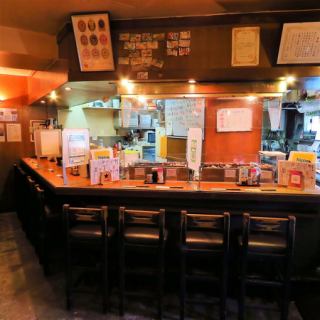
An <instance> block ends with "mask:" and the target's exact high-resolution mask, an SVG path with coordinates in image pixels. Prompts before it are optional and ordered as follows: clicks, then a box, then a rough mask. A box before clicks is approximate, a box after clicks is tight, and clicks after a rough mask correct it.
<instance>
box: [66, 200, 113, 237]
mask: <svg viewBox="0 0 320 320" xmlns="http://www.w3.org/2000/svg"><path fill="white" fill-rule="evenodd" d="M63 216H64V221H65V228H66V232H67V235H68V234H69V230H70V228H72V227H73V226H74V225H76V224H99V225H100V226H101V235H102V238H105V236H106V234H108V230H107V228H108V224H107V219H108V207H107V206H101V207H99V208H93V207H90V208H89V207H88V208H87V207H70V205H69V204H64V205H63Z"/></svg>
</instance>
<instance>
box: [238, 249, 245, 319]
mask: <svg viewBox="0 0 320 320" xmlns="http://www.w3.org/2000/svg"><path fill="white" fill-rule="evenodd" d="M246 258H247V257H246V254H245V253H243V254H242V257H241V266H240V268H241V270H240V292H239V310H238V312H239V314H238V317H239V320H243V319H244V314H245V297H246V273H247V271H246V270H247V259H246Z"/></svg>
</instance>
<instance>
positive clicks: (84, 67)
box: [71, 12, 114, 71]
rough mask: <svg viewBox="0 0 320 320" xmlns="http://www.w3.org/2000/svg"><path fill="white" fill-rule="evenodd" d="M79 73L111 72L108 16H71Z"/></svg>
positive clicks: (101, 14)
mask: <svg viewBox="0 0 320 320" xmlns="http://www.w3.org/2000/svg"><path fill="white" fill-rule="evenodd" d="M71 20H72V26H73V32H74V36H75V40H76V45H77V51H78V57H79V62H80V69H81V71H113V70H114V61H113V53H112V44H111V36H110V25H109V14H108V13H107V12H104V13H94V14H79V15H73V16H71Z"/></svg>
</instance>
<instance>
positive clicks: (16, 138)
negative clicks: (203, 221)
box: [7, 123, 22, 142]
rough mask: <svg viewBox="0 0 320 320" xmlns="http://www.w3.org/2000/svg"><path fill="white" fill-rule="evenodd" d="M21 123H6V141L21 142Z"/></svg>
mask: <svg viewBox="0 0 320 320" xmlns="http://www.w3.org/2000/svg"><path fill="white" fill-rule="evenodd" d="M21 141H22V136H21V124H20V123H7V142H21Z"/></svg>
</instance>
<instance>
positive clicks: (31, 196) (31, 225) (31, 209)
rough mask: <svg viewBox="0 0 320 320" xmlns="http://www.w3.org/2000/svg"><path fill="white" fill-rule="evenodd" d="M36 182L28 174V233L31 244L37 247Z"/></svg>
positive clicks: (26, 220)
mask: <svg viewBox="0 0 320 320" xmlns="http://www.w3.org/2000/svg"><path fill="white" fill-rule="evenodd" d="M35 186H36V182H35V180H33V179H32V178H31V177H30V176H27V190H26V191H27V192H26V200H27V201H26V204H27V212H26V219H25V223H26V234H27V237H28V239H29V240H30V242H31V244H32V245H33V246H34V247H35V248H36V230H37V217H36V210H37V209H36V195H35Z"/></svg>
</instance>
